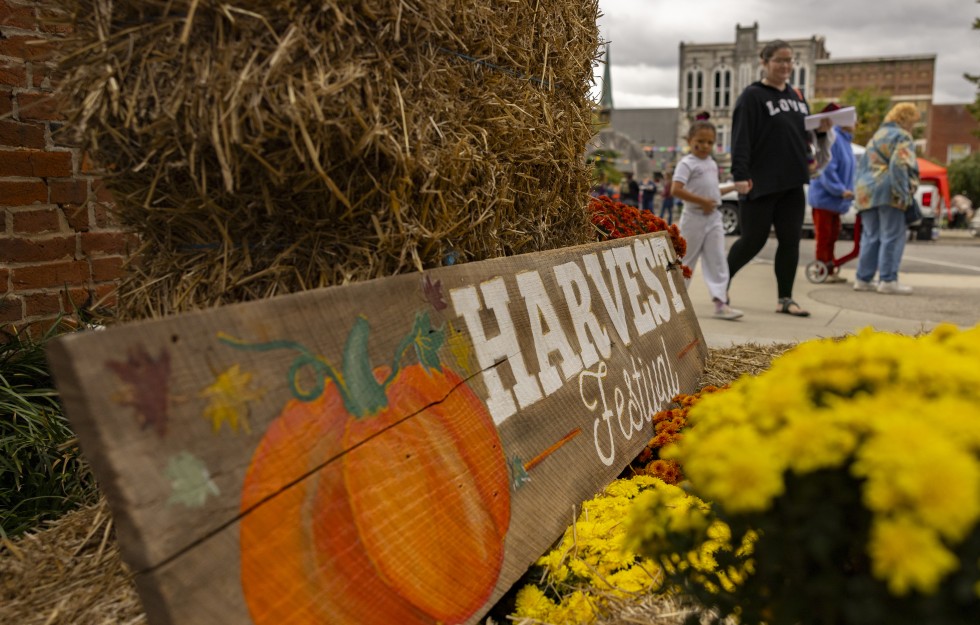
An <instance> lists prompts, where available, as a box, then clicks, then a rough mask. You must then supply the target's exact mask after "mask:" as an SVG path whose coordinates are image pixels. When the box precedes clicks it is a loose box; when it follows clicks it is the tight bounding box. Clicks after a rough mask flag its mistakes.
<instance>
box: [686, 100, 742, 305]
mask: <svg viewBox="0 0 980 625" xmlns="http://www.w3.org/2000/svg"><path fill="white" fill-rule="evenodd" d="M716 138H717V133H716V131H715V127H714V125H713V124H712V123H711V122H709V121H708V120H707V117H699V118H698V119H697V120H696V121H694V122H693V123H692V124H691V127H690V129H689V130H688V133H687V143H688V145H689V146H690V147H691V153H690V154H688V155H686V156H685V157H684V158H682V159H681V160H680V162H679V163H677V167H676V168H675V169H674V176H673V183H672V184H671V195H672V196H674V197H677V198H680V199H681V200H683V201H684V210H683V211H682V212H681V218H680V230H681V236H682V237H684V239H685V240H686V241H687V252H686V253H685V255H684V258H683V259H682V261H683V263H684V264H685V265H687V266H688V267H690V268H691V270H692V271H693V270H694V268H695V267H697V264H698V259H699V258H701V257H703V258H704V263H703V266H702V269H701V274H702V276H703V277H704V283H705V285H707V287H708V293H709V294H710V295H711V301H712V302H714V305H715V312H714V316H715V317H718V318H719V319H729V320H734V319H738V318H739V317H741V316H742V311H741V310H737V309H735V308H732V307H731V306H729V305H728V262H727V261H726V259H725V228H724V226H723V225H722V223H721V213H720V212H718V210H717V208H718V206H720V205H721V195H722V193H728V192H729V191H731V190H732V189H734V188H735V185H726V186H724V187H722V186H720V185H719V183H718V163H717V162H715V159H713V158H712V157H711V155H712V153H713V152H714V150H715V139H716ZM687 286H690V280H687Z"/></svg>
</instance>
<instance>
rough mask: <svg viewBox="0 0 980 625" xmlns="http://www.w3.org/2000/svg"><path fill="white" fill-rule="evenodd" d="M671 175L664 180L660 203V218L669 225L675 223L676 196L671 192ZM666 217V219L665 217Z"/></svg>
mask: <svg viewBox="0 0 980 625" xmlns="http://www.w3.org/2000/svg"><path fill="white" fill-rule="evenodd" d="M672 186H673V185H672V183H671V174H670V173H668V174H667V177H666V178H665V179H664V190H663V193H662V194H661V196H662V197H661V201H660V218H661V219H663V220H664V221H666V222H667V223H669V224H672V223H674V194H673V192H672V191H671V187H672ZM664 215H666V217H665V216H664Z"/></svg>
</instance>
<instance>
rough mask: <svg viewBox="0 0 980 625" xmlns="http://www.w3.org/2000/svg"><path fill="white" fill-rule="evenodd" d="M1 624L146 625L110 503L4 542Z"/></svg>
mask: <svg viewBox="0 0 980 625" xmlns="http://www.w3.org/2000/svg"><path fill="white" fill-rule="evenodd" d="M0 623H11V624H13V623H17V624H18V625H109V624H113V625H121V624H125V625H142V624H143V623H146V614H145V613H144V612H143V607H142V606H141V605H140V602H139V597H138V596H137V594H136V586H135V585H134V584H133V581H132V576H131V574H130V572H129V569H128V568H126V565H125V564H124V563H123V562H122V559H121V558H120V557H119V548H118V546H117V544H116V537H115V532H114V530H113V524H112V517H111V516H110V514H109V508H108V507H107V506H106V503H105V499H102V500H100V501H99V502H98V503H97V504H94V505H91V506H86V507H84V508H80V509H78V510H75V511H74V512H70V513H68V514H66V515H65V516H63V517H61V518H60V519H58V520H57V521H50V522H48V523H46V524H45V526H44V527H39V528H38V529H37V530H35V531H34V532H31V533H28V534H24V535H23V536H21V537H19V538H17V539H16V540H14V541H10V540H8V539H5V538H4V539H0Z"/></svg>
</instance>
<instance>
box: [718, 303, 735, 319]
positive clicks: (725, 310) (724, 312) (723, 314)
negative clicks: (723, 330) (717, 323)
mask: <svg viewBox="0 0 980 625" xmlns="http://www.w3.org/2000/svg"><path fill="white" fill-rule="evenodd" d="M741 316H742V311H741V310H739V309H737V308H732V307H731V306H729V305H728V304H722V306H721V308H716V309H715V317H717V318H718V319H728V320H729V321H734V320H735V319H738V318H739V317H741Z"/></svg>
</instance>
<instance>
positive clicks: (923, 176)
mask: <svg viewBox="0 0 980 625" xmlns="http://www.w3.org/2000/svg"><path fill="white" fill-rule="evenodd" d="M916 160H917V161H919V179H920V180H928V181H930V182H933V183H935V185H936V186H937V187H939V194H940V195H942V196H943V201H944V202H945V203H946V204H945V206H946V211H947V212H948V211H949V179H948V178H947V177H946V168H945V167H943V166H942V165H937V164H935V163H933V162H932V161H927V160H926V159H924V158H918V159H916ZM947 217H949V215H947Z"/></svg>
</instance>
